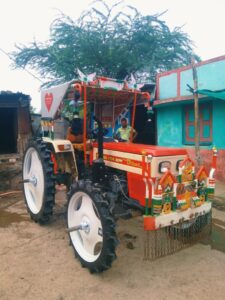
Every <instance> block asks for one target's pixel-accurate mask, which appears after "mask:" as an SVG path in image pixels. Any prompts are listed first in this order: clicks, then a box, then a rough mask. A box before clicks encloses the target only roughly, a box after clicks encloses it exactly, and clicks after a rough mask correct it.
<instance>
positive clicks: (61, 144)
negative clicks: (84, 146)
mask: <svg viewBox="0 0 225 300" xmlns="http://www.w3.org/2000/svg"><path fill="white" fill-rule="evenodd" d="M42 140H43V141H44V142H45V143H47V144H51V145H52V146H53V149H54V151H55V153H59V152H74V151H73V145H72V143H71V142H70V141H69V140H61V139H55V140H52V139H50V138H48V137H43V138H42Z"/></svg>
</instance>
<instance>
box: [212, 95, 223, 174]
mask: <svg viewBox="0 0 225 300" xmlns="http://www.w3.org/2000/svg"><path fill="white" fill-rule="evenodd" d="M224 129H225V101H223V100H216V99H214V101H213V144H214V145H215V146H216V147H217V148H219V149H221V148H222V149H225V130H224ZM224 169H225V165H224Z"/></svg>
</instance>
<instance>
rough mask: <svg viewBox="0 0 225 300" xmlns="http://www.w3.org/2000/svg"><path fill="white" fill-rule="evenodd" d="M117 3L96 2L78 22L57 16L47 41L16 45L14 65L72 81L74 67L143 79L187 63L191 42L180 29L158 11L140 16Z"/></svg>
mask: <svg viewBox="0 0 225 300" xmlns="http://www.w3.org/2000/svg"><path fill="white" fill-rule="evenodd" d="M121 2H122V1H121ZM121 2H118V3H117V4H114V5H113V6H112V7H109V6H108V5H107V4H106V3H105V2H104V1H102V0H99V1H95V2H94V4H93V6H92V7H91V8H90V9H89V10H88V11H85V12H84V13H82V15H81V17H80V18H79V19H78V20H72V19H71V18H69V17H68V16H65V15H61V16H60V17H59V18H57V19H56V20H55V21H54V22H53V23H52V25H51V28H50V38H49V40H48V41H46V42H45V43H38V42H36V41H34V42H32V43H31V44H29V45H27V46H25V45H17V46H16V47H17V51H15V52H14V53H13V56H14V59H15V67H26V66H28V67H29V68H31V69H34V70H36V71H38V72H39V73H40V75H41V77H42V78H45V79H46V81H47V80H48V81H49V83H50V84H56V83H60V82H64V81H68V80H71V79H73V78H74V77H75V75H76V74H75V72H76V71H75V70H76V69H77V68H79V69H80V70H82V72H84V73H92V72H97V74H98V75H104V76H108V77H113V78H117V79H124V78H125V76H127V75H129V74H130V73H134V74H135V75H136V77H137V78H141V79H143V78H145V79H146V78H154V75H155V73H156V72H157V71H165V70H169V69H173V68H176V67H180V66H183V65H185V64H188V63H190V57H191V56H193V55H194V54H193V49H192V46H193V45H192V42H191V41H190V39H189V37H188V35H187V34H186V33H184V32H182V29H181V28H180V27H177V28H175V29H174V30H170V29H169V27H168V26H167V25H166V23H165V22H164V21H162V20H160V17H161V15H147V16H143V15H141V14H140V13H139V12H138V11H137V10H136V9H135V8H134V7H131V6H126V7H122V3H121ZM99 4H100V5H101V7H100V9H97V6H98V5H99ZM195 58H197V57H196V56H195Z"/></svg>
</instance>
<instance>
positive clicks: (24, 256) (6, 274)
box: [0, 192, 225, 300]
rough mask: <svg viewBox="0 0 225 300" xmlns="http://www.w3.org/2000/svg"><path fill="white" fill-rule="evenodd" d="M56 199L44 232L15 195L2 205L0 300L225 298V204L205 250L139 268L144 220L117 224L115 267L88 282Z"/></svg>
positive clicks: (197, 248)
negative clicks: (117, 237) (118, 241)
mask: <svg viewBox="0 0 225 300" xmlns="http://www.w3.org/2000/svg"><path fill="white" fill-rule="evenodd" d="M57 198H58V199H59V201H58V204H57V207H56V212H55V214H54V216H53V219H52V221H51V223H50V224H49V225H47V226H40V225H38V224H35V223H34V222H31V220H30V218H29V216H28V214H27V212H26V209H25V205H24V201H23V195H22V194H21V193H18V194H16V195H11V196H9V197H2V198H0V299H1V300H8V299H10V300H11V299H13V300H14V299H16V300H19V299H37V300H39V299H42V300H45V299H46V300H75V299H93V300H94V299H109V300H110V299H131V300H132V299H153V300H154V299H157V300H161V299H165V300H167V299H173V300H176V299H177V300H182V299H192V300H194V299H202V300H207V299H210V300H211V299H217V300H220V299H221V300H222V299H225V205H223V204H224V203H222V204H221V203H220V205H219V206H217V209H216V208H214V209H213V218H214V219H213V231H212V240H211V242H210V243H208V242H205V243H198V244H196V245H194V246H192V247H190V248H187V249H185V250H182V251H180V252H177V253H176V254H173V255H170V256H166V257H164V258H160V259H157V260H155V261H154V262H149V261H147V262H146V261H143V240H144V236H145V233H144V231H143V230H142V218H141V217H136V218H134V219H131V220H128V221H124V220H121V221H120V222H119V224H118V229H117V231H118V236H119V240H120V244H119V246H118V250H117V256H118V257H117V260H116V261H115V262H114V263H113V266H112V268H111V269H109V270H108V271H106V272H104V273H102V274H95V275H91V274H90V273H89V272H88V270H87V269H84V268H82V267H81V266H80V263H79V262H78V260H76V259H75V258H74V254H73V251H72V247H70V246H69V240H68V235H67V233H66V232H65V228H66V221H65V206H64V203H65V201H64V198H65V195H64V193H63V192H59V193H58V195H57ZM218 208H219V209H218ZM135 237H136V238H135ZM130 243H132V244H133V246H134V247H128V244H129V245H130ZM131 248H133V249H131Z"/></svg>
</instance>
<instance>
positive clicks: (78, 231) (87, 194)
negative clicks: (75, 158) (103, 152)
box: [67, 181, 117, 273]
mask: <svg viewBox="0 0 225 300" xmlns="http://www.w3.org/2000/svg"><path fill="white" fill-rule="evenodd" d="M67 224H68V231H69V237H70V241H71V244H72V246H73V248H74V251H75V255H76V256H77V258H78V259H79V260H80V262H81V265H82V266H83V267H86V268H88V269H89V270H90V272H91V273H100V272H102V271H104V270H107V269H108V268H110V267H111V264H112V262H113V260H114V259H115V258H116V254H115V250H116V245H117V239H116V232H115V222H114V219H113V217H112V215H111V213H110V210H109V207H108V203H107V202H106V201H105V200H104V199H103V197H102V196H101V194H100V192H99V190H97V189H96V188H94V187H93V186H92V184H91V183H90V181H78V182H77V183H75V184H74V185H73V186H72V188H71V191H70V193H69V201H68V208H67Z"/></svg>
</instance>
